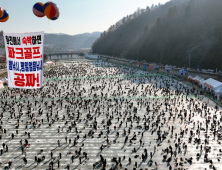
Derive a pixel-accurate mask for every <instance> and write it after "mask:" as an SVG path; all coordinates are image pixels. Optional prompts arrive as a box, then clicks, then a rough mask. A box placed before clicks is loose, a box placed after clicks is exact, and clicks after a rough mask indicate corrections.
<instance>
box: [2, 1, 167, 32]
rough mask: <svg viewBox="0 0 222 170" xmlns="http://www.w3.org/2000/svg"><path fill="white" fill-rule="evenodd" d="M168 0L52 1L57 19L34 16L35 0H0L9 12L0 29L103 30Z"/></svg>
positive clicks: (31, 30) (15, 30) (47, 30)
mask: <svg viewBox="0 0 222 170" xmlns="http://www.w3.org/2000/svg"><path fill="white" fill-rule="evenodd" d="M167 1H169V0H54V1H53V2H55V3H56V4H57V5H58V7H59V11H60V17H59V19H57V20H55V21H51V20H48V18H47V17H43V18H38V17H36V16H35V15H34V14H33V12H32V7H33V5H34V4H35V3H36V2H42V3H45V2H47V1H38V0H0V6H1V7H2V8H4V9H6V10H7V11H8V13H9V20H8V21H7V22H5V23H1V22H0V30H3V31H4V32H7V33H24V32H37V31H44V32H47V33H66V34H71V35H74V34H79V33H84V32H95V31H101V32H102V31H104V30H107V29H108V28H109V26H110V25H112V24H115V23H116V22H117V21H119V20H120V19H121V18H123V17H124V16H127V15H128V14H132V13H133V12H134V11H136V10H137V8H138V7H140V8H146V6H151V5H152V4H155V5H156V4H158V3H161V4H164V3H165V2H167Z"/></svg>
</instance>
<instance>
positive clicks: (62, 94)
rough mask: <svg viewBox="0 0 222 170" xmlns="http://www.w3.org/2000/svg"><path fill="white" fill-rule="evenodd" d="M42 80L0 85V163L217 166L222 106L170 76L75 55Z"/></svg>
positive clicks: (10, 166) (59, 166)
mask: <svg viewBox="0 0 222 170" xmlns="http://www.w3.org/2000/svg"><path fill="white" fill-rule="evenodd" d="M43 84H44V85H43V88H41V89H33V90H24V89H12V88H8V89H5V90H4V91H2V92H1V94H0V96H1V101H0V144H1V146H0V151H1V152H0V169H3V168H5V169H17V168H20V169H33V168H34V169H65V168H66V169H87V170H88V169H110V170H114V169H124V170H131V169H139V170H140V169H143V170H146V169H158V168H159V169H169V170H173V169H198V168H202V169H209V167H210V168H212V169H219V167H220V158H221V155H222V153H221V152H222V151H221V142H220V138H221V137H222V136H221V132H222V126H221V125H220V122H221V121H222V117H221V108H219V107H218V106H217V105H215V104H213V103H208V102H204V101H203V97H200V96H199V95H195V96H194V94H198V93H199V92H198V91H196V90H195V89H192V88H191V87H189V86H187V85H184V84H182V83H180V82H178V81H176V80H173V79H171V78H170V77H167V76H160V75H158V74H154V73H149V72H147V71H142V70H138V69H133V68H128V67H122V66H115V65H113V64H110V63H106V62H102V61H89V62H80V61H79V62H64V63H63V66H60V67H57V68H52V69H49V70H47V71H45V72H44V82H43ZM221 139H222V138H221Z"/></svg>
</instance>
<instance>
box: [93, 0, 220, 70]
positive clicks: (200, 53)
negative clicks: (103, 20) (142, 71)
mask: <svg viewBox="0 0 222 170" xmlns="http://www.w3.org/2000/svg"><path fill="white" fill-rule="evenodd" d="M92 49H93V52H94V53H99V54H105V55H113V56H118V57H124V58H128V59H137V54H138V60H146V61H148V62H155V63H160V62H161V63H162V64H171V65H176V66H180V67H182V66H185V67H186V66H187V67H189V55H190V67H191V68H197V67H198V66H199V67H200V68H205V69H215V68H218V69H222V0H172V1H170V2H167V3H166V4H164V5H157V6H154V5H153V6H152V7H147V8H146V9H138V10H137V11H136V12H135V13H134V14H132V15H129V16H127V17H124V18H123V19H122V20H120V21H119V22H117V23H116V24H115V25H112V26H111V27H110V28H109V29H108V30H107V31H104V32H103V33H102V34H101V36H100V38H99V39H98V40H97V41H95V43H94V44H93V46H92Z"/></svg>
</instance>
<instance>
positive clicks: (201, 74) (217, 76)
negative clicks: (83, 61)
mask: <svg viewBox="0 0 222 170" xmlns="http://www.w3.org/2000/svg"><path fill="white" fill-rule="evenodd" d="M99 59H101V60H103V61H107V62H111V63H115V64H118V65H124V66H128V67H135V68H138V69H142V70H147V71H148V70H149V69H148V68H144V64H141V65H140V67H138V66H137V65H136V63H130V62H129V61H126V60H123V59H118V58H110V57H106V56H99ZM149 71H150V70H149ZM152 71H155V72H159V73H166V72H165V69H164V68H161V67H160V69H159V70H152ZM166 74H169V75H177V76H179V77H180V78H184V79H186V78H187V77H188V76H192V77H196V76H199V77H202V78H204V79H208V78H213V79H215V80H217V81H220V82H222V74H211V73H204V72H199V71H189V72H188V74H187V75H186V76H182V75H180V74H179V69H172V71H171V73H166Z"/></svg>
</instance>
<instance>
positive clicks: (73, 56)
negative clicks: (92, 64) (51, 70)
mask: <svg viewBox="0 0 222 170" xmlns="http://www.w3.org/2000/svg"><path fill="white" fill-rule="evenodd" d="M81 53H82V52H78V51H67V52H45V54H46V55H47V57H48V59H49V60H51V59H52V58H51V57H52V56H57V58H56V59H57V60H59V59H60V60H61V59H62V60H64V59H65V60H67V59H82V58H83V57H82V56H79V55H80V54H81ZM63 55H67V58H62V56H63ZM76 55H77V56H76Z"/></svg>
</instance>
